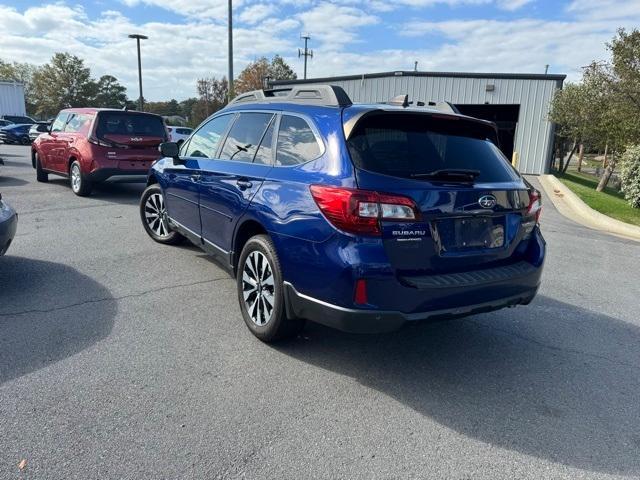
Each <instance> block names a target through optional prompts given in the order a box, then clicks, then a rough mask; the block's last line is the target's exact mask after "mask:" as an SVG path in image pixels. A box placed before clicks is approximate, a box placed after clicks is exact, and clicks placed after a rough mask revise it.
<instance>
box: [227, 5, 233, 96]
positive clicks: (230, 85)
mask: <svg viewBox="0 0 640 480" xmlns="http://www.w3.org/2000/svg"><path fill="white" fill-rule="evenodd" d="M232 13H233V7H232V5H231V0H229V32H228V35H229V73H228V75H229V101H231V99H232V98H233V15H232Z"/></svg>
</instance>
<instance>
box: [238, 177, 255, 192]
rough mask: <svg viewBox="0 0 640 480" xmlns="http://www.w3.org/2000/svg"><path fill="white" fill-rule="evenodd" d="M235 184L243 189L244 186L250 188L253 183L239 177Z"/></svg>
mask: <svg viewBox="0 0 640 480" xmlns="http://www.w3.org/2000/svg"><path fill="white" fill-rule="evenodd" d="M236 185H238V187H240V189H242V190H244V189H246V188H251V187H252V186H253V183H251V182H250V181H249V180H247V179H246V178H239V179H238V181H237V182H236Z"/></svg>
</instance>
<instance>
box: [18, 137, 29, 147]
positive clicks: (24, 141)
mask: <svg viewBox="0 0 640 480" xmlns="http://www.w3.org/2000/svg"><path fill="white" fill-rule="evenodd" d="M20 143H21V144H22V145H30V144H31V140H29V137H22V139H21V140H20Z"/></svg>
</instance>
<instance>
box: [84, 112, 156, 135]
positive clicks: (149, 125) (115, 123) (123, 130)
mask: <svg viewBox="0 0 640 480" xmlns="http://www.w3.org/2000/svg"><path fill="white" fill-rule="evenodd" d="M105 135H136V136H145V137H161V138H165V137H166V130H165V128H164V123H163V122H162V118H161V117H158V116H156V115H145V114H144V113H128V112H100V114H99V115H98V125H97V127H96V136H98V137H104V136H105Z"/></svg>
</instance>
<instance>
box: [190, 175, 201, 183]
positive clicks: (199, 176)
mask: <svg viewBox="0 0 640 480" xmlns="http://www.w3.org/2000/svg"><path fill="white" fill-rule="evenodd" d="M200 178H202V175H200V174H197V173H194V174H193V175H191V180H193V181H194V182H199V181H200Z"/></svg>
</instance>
